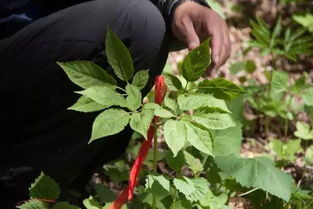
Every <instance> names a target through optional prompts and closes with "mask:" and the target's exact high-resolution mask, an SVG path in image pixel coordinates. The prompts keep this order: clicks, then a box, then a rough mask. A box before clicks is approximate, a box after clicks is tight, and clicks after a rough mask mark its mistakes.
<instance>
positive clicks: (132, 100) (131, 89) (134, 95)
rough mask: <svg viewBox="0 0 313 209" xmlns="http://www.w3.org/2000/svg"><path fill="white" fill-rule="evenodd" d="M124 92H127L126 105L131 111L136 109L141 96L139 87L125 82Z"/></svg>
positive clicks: (139, 103)
mask: <svg viewBox="0 0 313 209" xmlns="http://www.w3.org/2000/svg"><path fill="white" fill-rule="evenodd" d="M126 92H127V97H126V105H127V107H128V108H129V109H130V110H132V111H136V110H137V109H138V108H139V107H140V105H141V99H142V96H141V92H140V89H139V88H138V87H137V86H134V85H132V84H127V86H126Z"/></svg>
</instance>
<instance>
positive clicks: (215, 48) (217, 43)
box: [211, 29, 224, 68]
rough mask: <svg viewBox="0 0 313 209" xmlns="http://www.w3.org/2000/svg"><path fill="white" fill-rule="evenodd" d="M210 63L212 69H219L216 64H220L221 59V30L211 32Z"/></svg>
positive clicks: (222, 40) (222, 38)
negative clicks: (212, 66) (211, 63)
mask: <svg viewBox="0 0 313 209" xmlns="http://www.w3.org/2000/svg"><path fill="white" fill-rule="evenodd" d="M211 36H212V62H213V65H214V68H217V67H219V66H218V64H219V63H220V59H221V58H222V57H221V55H222V49H223V42H224V36H223V34H222V32H221V30H220V29H219V30H214V31H213V32H212V35H211Z"/></svg>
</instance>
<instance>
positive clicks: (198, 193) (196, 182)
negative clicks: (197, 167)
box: [186, 178, 210, 201]
mask: <svg viewBox="0 0 313 209" xmlns="http://www.w3.org/2000/svg"><path fill="white" fill-rule="evenodd" d="M190 180H191V181H192V183H193V186H194V188H195V192H194V193H192V194H191V195H190V196H189V197H186V198H187V199H189V200H191V201H199V200H201V199H202V198H203V197H205V195H206V194H207V193H208V192H209V191H210V189H209V185H210V184H209V182H208V181H207V180H206V179H205V178H192V179H190Z"/></svg>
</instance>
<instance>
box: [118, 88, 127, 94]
mask: <svg viewBox="0 0 313 209" xmlns="http://www.w3.org/2000/svg"><path fill="white" fill-rule="evenodd" d="M116 88H117V89H119V90H121V91H123V92H125V93H127V92H126V90H125V89H123V88H121V87H119V86H116Z"/></svg>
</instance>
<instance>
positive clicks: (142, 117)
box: [129, 109, 154, 139]
mask: <svg viewBox="0 0 313 209" xmlns="http://www.w3.org/2000/svg"><path fill="white" fill-rule="evenodd" d="M153 116H154V113H153V110H151V109H148V110H143V111H141V112H140V113H138V112H135V113H133V114H132V115H131V118H130V123H129V125H130V127H131V128H132V129H133V130H134V131H137V132H138V133H140V134H141V135H143V136H144V137H145V139H147V132H148V129H149V126H150V124H151V121H152V118H153Z"/></svg>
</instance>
